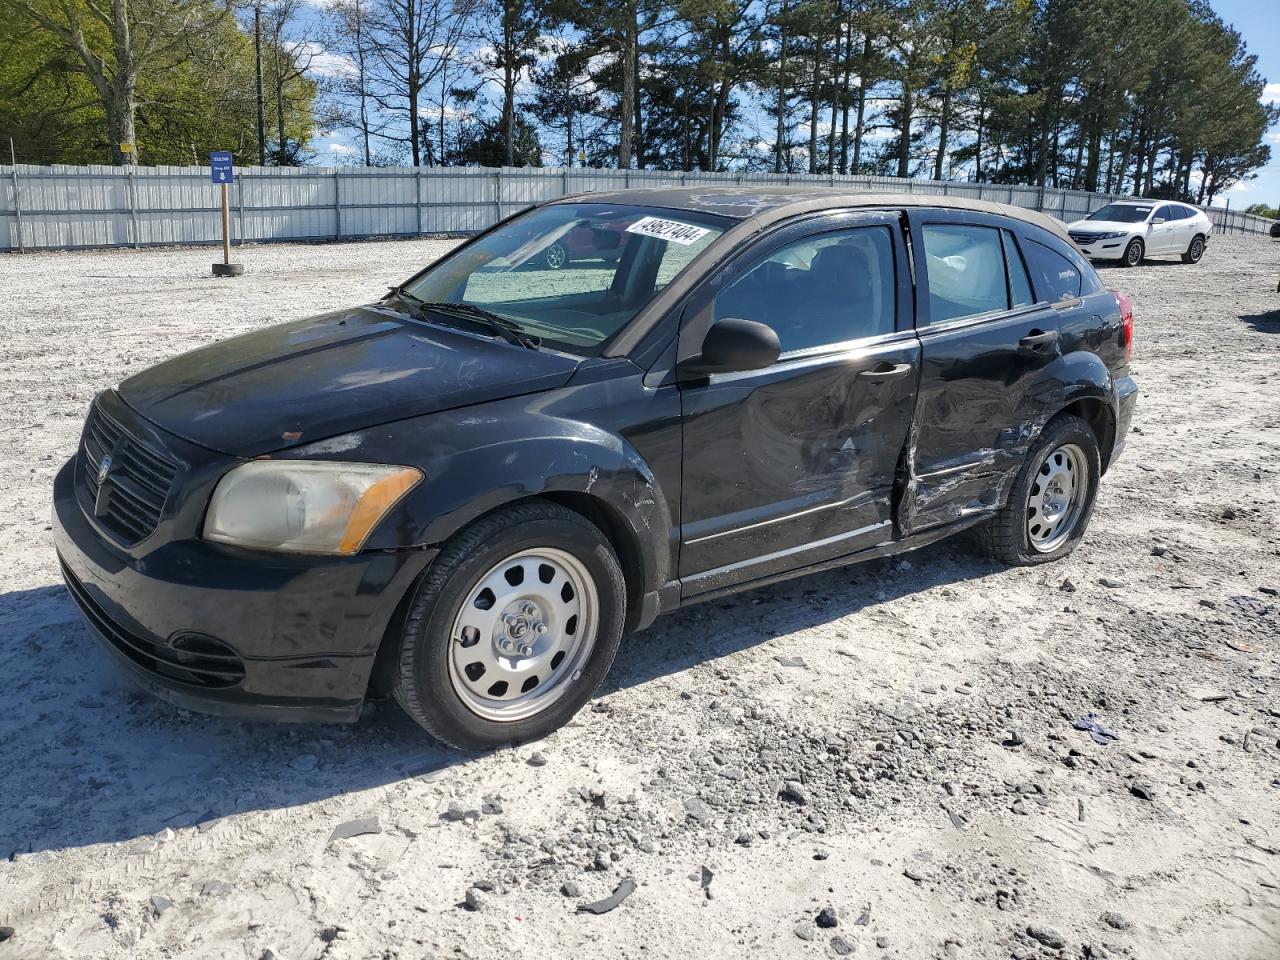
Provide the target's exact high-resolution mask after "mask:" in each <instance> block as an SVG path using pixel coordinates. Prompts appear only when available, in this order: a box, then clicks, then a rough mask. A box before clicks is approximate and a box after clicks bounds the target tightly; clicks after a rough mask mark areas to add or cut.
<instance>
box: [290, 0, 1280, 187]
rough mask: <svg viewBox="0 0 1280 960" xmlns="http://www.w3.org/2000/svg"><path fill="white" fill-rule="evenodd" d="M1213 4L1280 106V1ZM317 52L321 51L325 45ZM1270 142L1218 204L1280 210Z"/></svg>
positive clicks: (312, 15)
mask: <svg viewBox="0 0 1280 960" xmlns="http://www.w3.org/2000/svg"><path fill="white" fill-rule="evenodd" d="M306 3H307V4H308V9H307V10H306V15H305V16H304V20H303V24H302V27H303V29H304V30H305V31H306V32H307V34H308V35H310V36H313V37H314V36H319V35H320V33H321V24H320V17H319V11H320V9H321V7H322V4H323V0H306ZM1210 3H1211V5H1212V6H1213V8H1214V9H1215V10H1216V11H1217V12H1218V15H1219V16H1221V17H1222V19H1223V20H1225V21H1226V22H1227V23H1229V24H1231V25H1232V26H1234V27H1235V29H1236V30H1237V31H1239V33H1240V34H1241V36H1243V37H1244V41H1245V44H1246V45H1247V46H1248V48H1249V51H1250V52H1251V53H1253V54H1255V55H1256V56H1257V58H1258V72H1259V73H1260V74H1262V76H1263V77H1265V78H1266V79H1267V86H1266V88H1265V90H1264V91H1263V94H1262V99H1263V100H1264V101H1266V102H1270V103H1275V104H1280V28H1277V26H1276V22H1275V21H1276V14H1277V12H1280V11H1277V9H1276V6H1275V4H1276V0H1210ZM316 49H317V51H318V50H320V49H321V48H320V46H319V44H317V45H316ZM326 56H327V55H326V54H323V53H319V54H318V55H317V57H316V58H315V59H314V60H313V61H312V66H313V67H316V68H319V69H321V70H324V69H328V70H331V71H332V70H340V69H342V64H341V62H340V60H339V59H338V58H331V59H329V60H327V59H326ZM744 132H745V131H744ZM1266 138H1267V143H1268V144H1270V146H1271V162H1270V163H1269V164H1268V165H1267V166H1266V167H1264V168H1262V169H1261V170H1258V171H1255V172H1256V174H1257V176H1256V177H1255V178H1254V179H1251V180H1246V181H1244V182H1241V183H1238V184H1236V185H1235V186H1234V187H1232V188H1231V189H1230V190H1228V191H1227V192H1226V194H1225V195H1223V196H1220V197H1218V198H1215V200H1214V202H1215V204H1221V203H1223V202H1224V201H1229V203H1230V205H1231V207H1232V208H1233V209H1234V208H1237V207H1246V206H1248V205H1249V204H1253V203H1266V204H1268V205H1269V206H1280V127H1276V128H1273V129H1272V130H1270V131H1269V132H1268V133H1267V135H1266ZM313 146H314V148H315V150H316V152H317V157H316V161H317V162H318V163H320V164H335V163H340V162H343V161H344V160H346V161H348V162H349V160H350V158H351V157H352V155H354V154H355V153H356V151H355V149H354V148H353V146H352V140H351V138H350V137H348V136H346V135H344V134H335V135H329V136H324V137H321V138H319V139H318V140H317V141H316V142H315V143H314V144H313Z"/></svg>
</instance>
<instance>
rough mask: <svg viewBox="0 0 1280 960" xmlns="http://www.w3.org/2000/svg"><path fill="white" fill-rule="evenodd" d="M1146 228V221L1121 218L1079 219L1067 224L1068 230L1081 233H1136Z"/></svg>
mask: <svg viewBox="0 0 1280 960" xmlns="http://www.w3.org/2000/svg"><path fill="white" fill-rule="evenodd" d="M1145 229H1147V225H1146V224H1145V223H1121V222H1120V221H1119V220H1077V221H1076V222H1075V223H1069V224H1067V230H1069V231H1071V232H1079V233H1134V232H1136V231H1140V230H1145Z"/></svg>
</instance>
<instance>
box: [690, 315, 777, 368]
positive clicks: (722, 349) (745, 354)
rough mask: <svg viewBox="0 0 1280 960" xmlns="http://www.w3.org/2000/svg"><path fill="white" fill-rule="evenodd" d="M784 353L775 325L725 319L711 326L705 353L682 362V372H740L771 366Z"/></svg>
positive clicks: (705, 344)
mask: <svg viewBox="0 0 1280 960" xmlns="http://www.w3.org/2000/svg"><path fill="white" fill-rule="evenodd" d="M781 353H782V345H781V344H780V343H779V342H778V335H777V333H775V332H774V330H773V328H772V327H770V326H768V325H767V324H764V323H757V322H756V321H754V320H738V319H732V318H726V319H724V320H719V321H717V322H716V323H713V324H712V325H711V329H710V330H708V331H707V335H706V337H704V338H703V341H702V352H701V354H699V355H698V356H696V357H691V358H689V360H687V361H685V362H684V363H682V364H681V365H680V370H681V372H683V373H688V374H690V375H693V376H707V375H708V374H712V373H740V372H742V371H745V370H761V369H763V368H764V367H768V366H771V365H772V364H773V362H774V361H775V360H777V359H778V355H779V354H781Z"/></svg>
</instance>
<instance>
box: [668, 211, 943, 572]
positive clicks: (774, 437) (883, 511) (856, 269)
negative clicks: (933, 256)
mask: <svg viewBox="0 0 1280 960" xmlns="http://www.w3.org/2000/svg"><path fill="white" fill-rule="evenodd" d="M911 302H912V295H911V286H910V272H909V267H908V265H907V257H906V247H905V244H904V240H903V235H902V229H901V214H900V213H897V212H867V211H860V212H857V213H847V214H830V215H825V216H822V217H818V218H812V219H809V220H807V221H804V222H801V223H797V224H793V225H791V226H787V227H783V228H781V229H780V230H779V231H777V232H776V233H775V234H773V235H772V236H771V237H768V238H765V239H764V240H762V241H760V242H759V243H758V244H756V245H755V246H754V247H752V248H751V249H749V250H747V251H745V252H744V253H743V254H741V255H739V257H737V258H736V259H735V260H734V261H733V262H731V263H730V264H728V265H727V266H726V267H725V268H724V269H723V270H722V271H721V272H720V274H719V275H717V276H716V277H713V278H712V279H711V280H710V281H709V282H708V283H707V284H706V286H705V287H704V289H703V290H702V291H700V292H699V294H697V295H696V296H695V299H694V301H693V302H692V303H691V304H690V306H689V307H688V309H687V310H686V312H685V317H686V321H685V324H684V327H683V329H682V333H681V344H680V355H681V358H682V359H684V358H687V357H690V356H696V354H697V352H698V350H699V348H700V346H701V343H702V337H703V335H704V333H705V331H706V329H707V328H708V327H709V326H710V324H711V323H712V322H714V321H715V320H722V319H727V318H739V319H746V320H755V321H758V322H761V323H766V324H768V325H769V326H771V327H772V328H773V329H774V330H775V332H776V333H777V334H778V337H779V340H780V341H781V344H782V351H783V352H782V354H781V356H780V357H779V358H778V360H777V362H776V363H774V364H773V365H772V366H771V367H768V368H766V369H763V370H754V371H749V372H743V373H731V374H716V375H712V376H710V377H702V378H701V379H698V380H692V381H686V382H684V383H683V384H682V386H681V397H682V404H683V411H684V441H683V443H684V474H683V482H682V484H681V488H682V495H681V496H682V504H681V516H682V528H681V548H680V577H681V580H682V582H683V588H684V594H685V596H696V595H698V594H703V593H707V592H710V591H715V590H717V589H721V588H724V587H728V586H731V585H734V584H737V583H743V582H748V581H750V580H754V579H758V578H761V577H765V576H769V575H771V574H773V573H778V572H781V571H783V570H787V569H794V568H797V567H801V566H805V565H808V564H810V563H817V562H820V561H822V560H825V559H831V558H833V557H838V556H843V555H845V554H849V553H853V552H855V551H857V550H859V549H862V548H865V547H869V546H873V545H875V544H878V543H881V542H884V541H886V540H889V539H891V538H892V524H891V518H892V506H891V501H892V496H893V485H894V477H895V470H896V467H897V464H898V459H899V456H900V454H901V451H902V449H903V445H904V443H905V441H906V436H907V430H908V427H909V425H910V422H911V412H912V408H913V406H914V403H915V392H916V379H917V376H918V373H919V344H918V341H917V339H916V336H915V333H914V331H913V330H912V327H911Z"/></svg>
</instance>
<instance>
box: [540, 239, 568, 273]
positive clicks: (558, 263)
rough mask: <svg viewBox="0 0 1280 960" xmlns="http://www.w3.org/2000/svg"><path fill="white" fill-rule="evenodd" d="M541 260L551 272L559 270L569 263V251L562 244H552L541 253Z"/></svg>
mask: <svg viewBox="0 0 1280 960" xmlns="http://www.w3.org/2000/svg"><path fill="white" fill-rule="evenodd" d="M542 260H543V262H544V263H545V264H546V265H547V266H548V267H550V268H551V269H552V270H560V269H562V268H563V267H564V265H565V264H567V263H568V262H569V251H568V250H566V249H565V248H564V244H563V243H553V244H552V245H551V246H549V247H547V249H546V250H545V251H544V252H543V254H542Z"/></svg>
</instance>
